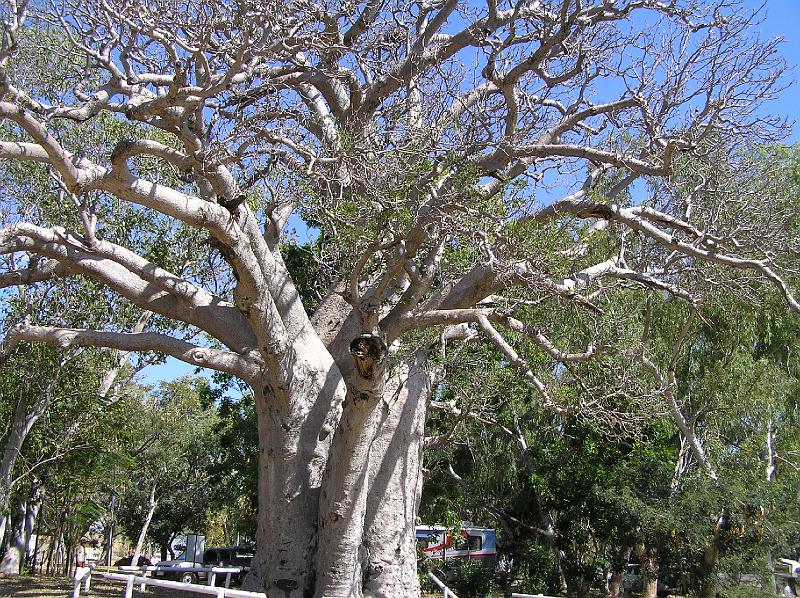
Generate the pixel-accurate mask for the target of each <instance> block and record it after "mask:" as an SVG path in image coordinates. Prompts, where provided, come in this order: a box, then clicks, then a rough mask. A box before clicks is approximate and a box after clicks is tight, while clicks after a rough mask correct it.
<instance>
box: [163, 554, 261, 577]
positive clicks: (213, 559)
mask: <svg viewBox="0 0 800 598" xmlns="http://www.w3.org/2000/svg"><path fill="white" fill-rule="evenodd" d="M253 555H254V551H253V549H252V548H251V547H249V546H222V547H219V548H207V549H206V550H205V551H204V552H203V560H202V562H200V563H197V562H192V561H187V560H186V553H185V552H182V553H181V554H179V555H178V558H177V559H174V560H170V561H161V562H160V563H156V565H158V566H160V567H175V568H180V569H194V568H199V567H204V568H210V567H242V572H241V573H238V574H236V575H233V576H231V584H232V585H239V584H241V582H242V580H243V579H244V575H245V574H246V573H247V572H248V571H249V570H250V564H251V562H252V560H253ZM154 575H155V576H156V577H160V578H163V579H177V580H178V581H182V582H183V583H205V582H206V581H207V580H208V575H209V574H208V573H207V572H205V571H185V572H181V571H156V572H155V573H154ZM224 583H225V576H224V575H217V579H216V584H217V585H223V584H224Z"/></svg>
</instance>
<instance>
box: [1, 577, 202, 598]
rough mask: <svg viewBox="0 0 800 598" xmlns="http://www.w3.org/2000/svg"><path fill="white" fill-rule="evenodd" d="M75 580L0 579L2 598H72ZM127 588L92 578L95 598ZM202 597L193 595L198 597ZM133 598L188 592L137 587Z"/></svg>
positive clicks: (170, 597) (116, 597)
mask: <svg viewBox="0 0 800 598" xmlns="http://www.w3.org/2000/svg"><path fill="white" fill-rule="evenodd" d="M72 589H73V581H72V579H69V578H66V577H61V576H57V577H56V576H45V575H21V576H19V577H0V598H72ZM124 592H125V586H124V585H122V584H119V583H110V582H108V581H105V580H104V579H102V578H100V577H98V576H93V577H92V586H91V594H90V595H91V597H92V598H122V596H123V595H124ZM198 595H199V594H194V596H198ZM133 596H134V598H186V597H187V596H192V594H187V593H186V592H171V591H169V590H165V589H163V588H153V587H150V588H148V589H147V591H146V592H141V591H139V586H134V592H133Z"/></svg>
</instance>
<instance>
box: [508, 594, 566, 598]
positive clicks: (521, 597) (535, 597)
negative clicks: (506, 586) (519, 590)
mask: <svg viewBox="0 0 800 598" xmlns="http://www.w3.org/2000/svg"><path fill="white" fill-rule="evenodd" d="M511 598H558V596H545V595H544V594H511Z"/></svg>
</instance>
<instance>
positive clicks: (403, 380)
mask: <svg viewBox="0 0 800 598" xmlns="http://www.w3.org/2000/svg"><path fill="white" fill-rule="evenodd" d="M3 18H4V23H5V24H4V27H5V29H4V36H3V41H2V44H3V45H2V49H1V50H0V52H1V53H0V66H1V67H2V69H0V76H1V77H2V78H0V85H2V97H3V100H2V102H0V117H2V119H3V120H4V126H3V136H4V141H2V142H1V143H0V156H2V157H3V158H6V159H8V160H13V161H30V162H36V163H39V164H41V165H42V166H43V167H44V168H46V169H48V170H49V172H51V173H52V175H53V180H54V185H55V184H57V185H58V186H60V187H61V189H62V191H63V194H62V197H63V200H64V202H71V203H72V204H74V206H75V214H76V216H75V218H74V220H73V223H72V224H70V223H66V224H68V225H69V226H63V225H58V226H43V225H42V223H39V222H35V221H30V220H29V219H27V218H26V216H25V214H20V213H14V212H12V213H10V214H9V215H8V217H7V221H6V225H5V228H3V229H2V233H0V239H1V240H0V246H1V247H2V251H3V253H4V254H7V255H11V256H14V258H15V259H14V260H9V261H8V263H11V264H16V265H17V266H15V268H16V270H15V271H14V272H13V273H11V272H10V273H9V276H7V277H6V278H4V280H8V281H14V284H36V283H37V281H40V280H44V279H50V278H53V277H54V276H60V277H71V276H87V277H90V278H92V279H94V280H96V281H99V282H100V283H102V284H104V285H106V286H107V287H108V292H113V293H116V294H118V295H121V296H122V297H124V298H126V299H128V300H129V301H130V302H132V303H133V304H135V305H137V306H139V307H140V308H143V309H147V310H150V311H152V312H154V313H155V314H159V315H160V316H164V317H166V318H171V319H172V320H173V321H174V322H175V326H174V329H171V328H170V327H168V326H164V325H161V326H159V328H158V329H157V330H154V329H151V330H148V331H144V332H142V333H139V334H126V333H122V332H119V331H116V330H113V329H103V330H97V329H92V330H76V329H64V328H60V327H58V326H52V325H48V323H47V322H33V321H23V322H17V323H13V325H12V323H9V325H8V326H7V333H6V336H5V344H4V351H5V352H6V353H7V352H9V351H11V350H12V349H13V347H14V345H16V344H18V343H19V342H22V341H26V342H50V343H57V344H58V345H61V346H74V345H91V346H103V347H111V348H115V349H119V350H125V351H130V350H133V351H156V352H161V353H164V354H167V355H171V356H173V357H176V358H178V359H181V360H183V361H185V362H188V363H190V364H195V365H198V366H204V367H209V368H213V369H216V370H220V371H223V372H227V373H230V374H233V375H235V376H237V377H239V378H241V379H242V380H244V381H246V382H247V383H248V384H249V385H250V386H251V387H252V389H253V393H254V394H255V399H256V403H257V411H258V426H259V442H260V450H259V458H260V478H259V515H258V518H259V520H258V549H257V554H256V558H255V560H254V563H253V565H254V566H253V572H252V573H251V575H250V577H249V582H248V583H249V584H250V585H252V586H259V587H261V588H263V589H264V590H266V591H267V593H268V594H269V595H270V596H282V597H283V596H305V595H316V596H351V595H352V596H358V595H362V594H372V595H376V596H399V595H404V596H405V595H409V596H413V595H416V594H418V592H419V589H418V586H417V581H416V576H415V571H414V563H415V553H414V537H413V525H414V514H415V509H416V504H417V499H418V496H419V491H420V479H421V476H420V471H421V446H422V436H423V434H422V432H423V426H424V419H425V417H424V415H425V407H426V403H427V400H428V398H429V392H430V380H429V377H428V375H427V373H426V359H425V358H426V348H427V347H431V346H435V345H436V344H437V343H436V342H431V341H432V340H434V341H435V339H437V338H438V335H439V334H441V335H442V338H443V339H444V340H447V339H452V338H457V337H459V336H474V335H475V334H481V335H483V336H484V337H485V338H487V339H488V340H490V341H491V342H493V343H495V345H496V346H497V347H498V348H499V350H500V351H501V352H502V354H504V355H505V358H504V359H505V360H506V361H507V363H508V364H510V365H512V366H514V367H516V368H518V369H519V370H520V372H521V374H522V375H523V376H524V377H525V378H526V379H527V380H528V381H529V383H530V384H531V386H532V387H533V389H535V392H536V393H538V394H537V396H538V397H539V398H540V399H541V401H542V402H543V404H545V405H546V406H548V407H549V408H551V409H553V410H555V411H556V412H558V411H559V410H567V411H571V412H572V411H587V412H590V411H595V412H597V413H600V414H602V413H604V412H605V410H606V406H605V405H604V404H603V399H602V398H601V397H599V396H597V395H594V394H593V393H592V388H591V384H590V383H586V382H583V381H581V380H580V379H579V378H578V377H577V376H572V375H568V374H567V372H572V371H576V368H577V367H578V365H580V364H585V363H591V362H592V361H593V360H595V359H600V358H601V357H602V356H603V355H605V354H606V353H608V354H611V353H612V352H611V351H606V350H605V349H606V344H607V343H605V344H604V345H603V346H602V347H601V348H600V350H598V349H597V348H596V347H598V346H600V345H599V344H598V343H593V342H592V340H593V334H594V331H595V330H600V327H599V325H598V324H596V323H597V322H599V321H601V320H603V319H604V318H605V319H606V320H608V319H611V320H614V319H615V318H623V315H621V314H618V313H608V314H604V312H603V296H604V294H606V293H618V292H621V291H625V290H628V289H630V290H632V291H636V290H637V289H656V290H658V291H659V292H663V293H671V294H674V295H675V296H676V297H678V298H681V299H683V300H687V301H694V300H696V299H697V297H696V296H695V294H694V293H693V290H692V282H693V280H696V279H697V278H698V277H702V276H703V274H704V272H705V268H706V266H707V265H708V264H712V265H715V266H719V267H720V271H723V270H724V271H727V270H730V269H740V270H745V271H749V272H752V273H754V274H756V275H757V276H758V277H760V278H762V279H766V280H770V281H772V282H773V283H774V284H775V285H777V286H778V287H779V288H780V289H781V291H782V292H783V293H784V295H785V296H786V298H787V300H788V301H789V302H790V304H791V305H792V306H793V307H797V303H796V302H795V301H794V299H793V298H792V296H791V291H790V288H789V286H788V283H787V282H785V280H784V279H783V278H781V269H780V263H778V260H779V257H780V252H778V251H776V250H775V248H776V247H777V246H780V244H781V242H782V239H783V237H782V236H781V234H780V231H773V232H772V233H771V234H764V233H765V232H766V230H773V229H774V228H775V227H776V225H779V224H780V222H779V216H780V214H781V213H782V212H781V211H780V210H778V209H771V210H767V212H768V213H767V214H766V215H765V211H764V210H762V209H761V208H762V207H763V206H760V205H759V204H758V202H757V201H756V200H757V197H756V198H755V199H754V198H753V197H750V196H748V197H747V198H742V197H739V196H738V195H736V194H733V195H731V196H730V197H728V198H727V199H726V200H725V201H723V202H719V203H716V204H713V205H706V204H707V203H709V204H710V203H711V200H710V199H709V200H707V198H708V197H711V196H713V197H718V195H715V194H712V193H711V192H712V191H714V189H712V188H711V187H713V186H714V185H719V181H718V180H717V178H718V177H714V178H712V179H709V177H702V176H698V177H696V181H695V184H694V185H693V186H692V187H691V189H693V193H692V194H691V195H690V196H689V197H686V196H684V195H682V194H679V193H677V192H676V188H675V187H674V186H673V185H672V184H671V182H670V172H671V170H672V165H673V163H674V162H675V161H676V160H678V159H684V158H683V157H685V156H691V155H695V154H698V155H699V154H701V153H702V152H703V151H708V149H709V148H715V149H716V150H717V151H719V152H720V153H722V154H723V155H724V156H725V159H726V160H727V159H728V154H733V153H735V151H736V150H737V149H738V150H739V151H741V149H740V148H741V146H742V145H743V144H745V143H746V142H747V141H749V140H750V139H751V138H752V136H756V137H757V138H758V139H759V140H760V141H762V142H763V141H764V140H769V139H770V135H773V134H775V133H776V132H778V129H779V128H780V127H778V126H777V125H779V123H775V122H771V121H766V120H764V119H763V118H761V117H760V116H759V113H758V112H757V108H758V107H759V105H760V104H761V103H762V101H763V100H765V99H768V98H770V97H771V96H772V95H773V94H774V93H775V91H776V88H777V86H779V85H780V73H781V70H782V68H783V64H782V62H781V60H780V59H779V58H778V57H777V56H776V43H775V42H760V41H758V40H757V39H755V38H754V37H753V36H752V34H751V33H750V29H749V26H750V24H751V21H752V19H753V17H752V15H749V14H746V13H745V12H743V11H742V10H741V9H740V7H738V6H737V3H736V2H732V1H729V0H716V1H715V2H712V3H702V2H695V1H693V0H686V1H683V0H558V1H557V0H536V1H520V2H513V3H506V2H496V1H493V0H490V1H488V2H486V3H485V4H481V3H475V2H470V3H466V2H458V1H457V0H443V1H436V2H404V1H397V2H396V1H393V0H392V1H388V2H383V1H372V0H367V1H365V2H360V3H359V2H336V1H334V2H330V3H323V4H318V3H315V2H305V1H292V0H289V1H286V2H277V3H265V2H243V1H242V2H218V1H215V0H208V1H204V2H178V1H166V0H163V1H162V0H151V1H140V2H133V3H128V2H121V1H117V0H81V1H80V2H78V1H72V0H63V1H56V2H53V3H52V4H51V5H50V6H49V8H40V5H38V4H37V5H35V6H34V5H31V6H30V7H29V10H27V11H26V6H25V5H24V4H23V3H22V2H11V3H9V2H6V3H5V4H4V7H3ZM32 28H38V29H40V30H41V29H46V30H47V32H48V33H49V34H50V35H52V36H53V39H58V36H59V35H60V36H64V37H66V38H67V39H68V40H69V44H68V45H67V47H68V48H69V50H68V51H65V52H63V53H62V54H60V55H58V58H59V61H60V62H61V64H67V65H71V68H72V71H73V72H72V73H71V74H70V75H69V76H67V77H65V78H64V90H63V92H62V93H60V94H58V95H57V96H56V97H48V96H47V95H46V94H43V93H42V92H41V88H40V87H37V85H36V81H35V80H34V81H31V79H30V78H26V77H20V76H18V73H19V72H22V70H24V69H23V66H24V65H22V64H21V61H20V59H18V58H17V53H18V52H19V50H18V49H19V48H20V47H22V46H23V45H24V40H25V36H26V35H28V33H29V31H30V30H31V29H32ZM58 47H62V46H58ZM44 51H50V52H53V53H54V54H55V51H54V50H53V49H47V48H46V49H44ZM99 118H106V119H107V122H108V123H110V124H112V125H113V123H114V122H115V121H117V122H119V121H123V120H127V121H130V122H132V123H134V124H136V125H137V127H138V128H137V130H138V131H140V134H138V135H136V136H135V137H133V138H131V137H126V138H122V139H115V140H114V143H113V147H110V148H109V151H108V152H107V154H106V155H97V153H95V154H94V155H93V156H87V155H85V153H84V152H82V148H81V147H80V146H79V145H78V144H75V143H71V144H68V143H65V142H64V141H63V140H62V137H61V135H60V131H61V130H62V127H63V126H64V123H65V122H70V123H77V125H78V126H85V125H87V124H88V123H91V122H92V121H96V120H97V119H99ZM110 130H111V131H110V133H109V134H110V136H111V138H112V139H113V134H114V133H113V126H111V127H110ZM720 148H723V149H720ZM723 150H725V151H723ZM727 150H731V151H727ZM731 159H733V158H731ZM154 163H158V164H159V165H161V166H164V165H166V166H168V167H169V168H171V169H172V172H173V176H165V175H163V174H160V173H162V172H163V168H162V170H158V169H157V168H154V166H153V164H154ZM637 179H642V180H644V181H646V183H647V184H646V185H644V184H641V185H639V186H638V187H637V189H638V190H641V191H644V190H649V191H651V192H652V196H653V197H652V200H651V201H648V202H642V201H637V202H633V201H631V200H630V193H629V192H628V189H629V188H630V186H631V185H632V184H633V183H634V181H636V180H637ZM573 183H575V184H574V185H573ZM559 193H562V194H563V197H561V198H558V197H559ZM537 198H538V201H537ZM726 202H729V203H726ZM748 202H750V203H748ZM128 204H134V205H135V206H137V207H138V208H139V209H140V210H142V211H143V212H149V211H153V212H155V213H158V214H159V215H160V217H161V218H163V219H167V220H172V221H174V226H175V227H179V226H188V227H194V228H196V229H202V230H204V231H206V232H207V233H208V240H209V242H208V245H209V251H210V252H211V253H210V255H215V256H221V257H222V258H224V264H223V265H224V266H225V269H224V271H221V272H220V273H219V275H218V281H221V283H220V285H219V286H218V287H217V286H214V285H213V284H211V285H210V284H204V283H202V282H201V280H200V279H199V278H198V277H195V276H193V275H192V274H191V272H189V273H188V274H185V275H180V276H179V275H177V274H175V273H174V272H172V271H169V270H168V269H167V268H165V267H164V265H163V263H162V259H161V253H159V252H148V253H146V254H143V253H141V252H137V245H136V243H131V244H129V245H123V244H121V243H115V242H112V241H109V240H108V239H106V238H104V234H103V232H104V224H103V223H104V221H106V220H108V219H111V218H114V213H115V210H117V209H119V206H121V205H128ZM737 210H738V212H737ZM297 213H300V214H302V215H303V216H304V217H305V219H306V222H307V223H309V224H310V225H311V226H313V229H314V230H312V231H311V233H310V234H311V235H312V236H313V235H314V234H318V237H317V238H316V240H315V241H314V243H313V253H314V255H315V256H316V257H317V258H318V264H317V265H316V266H314V267H315V268H316V270H314V273H315V276H316V280H314V278H315V276H309V271H308V270H309V268H312V266H311V265H309V264H310V263H311V262H307V264H306V266H305V268H301V269H299V270H294V271H293V272H294V275H292V274H290V269H288V268H287V255H289V253H288V248H287V246H286V242H287V240H290V239H288V238H287V232H286V231H287V230H291V227H288V226H287V222H288V220H289V218H290V217H291V215H292V214H297ZM737 213H738V214H739V216H740V217H744V216H748V217H750V218H751V220H752V224H750V225H749V226H748V227H746V228H745V227H738V226H737V222H738V221H737V219H736V218H734V217H732V216H735V215H736V214H737ZM584 223H585V225H584ZM138 232H139V233H140V234H147V231H138ZM736 235H738V237H737V236H736ZM173 249H174V248H170V247H165V248H164V250H165V252H169V251H171V250H173ZM212 250H213V251H212ZM292 255H293V256H294V257H295V258H296V257H297V252H296V251H294V252H293V253H292ZM23 256H27V262H25V258H24V257H23ZM55 264H58V267H54V266H55ZM226 273H227V278H226ZM301 279H302V280H303V281H304V283H306V285H308V283H311V286H312V287H314V288H311V289H309V288H305V289H300V290H305V291H309V292H307V293H304V294H303V295H302V296H301V293H300V292H299V290H298V289H299V286H298V281H299V280H301ZM226 280H229V281H231V282H232V283H233V290H232V292H230V293H227V292H226V291H225V288H226V287H225V284H224V282H225V281H226ZM314 285H316V286H314ZM313 291H317V292H318V295H319V296H317V297H316V299H315V294H314V292H313ZM539 305H547V306H548V309H549V307H550V306H552V305H557V306H559V309H561V310H562V313H563V312H564V311H566V312H568V313H570V314H572V315H573V316H574V318H575V322H577V323H578V324H579V326H576V328H577V329H578V332H580V334H577V335H575V339H580V340H581V341H582V343H583V345H582V346H581V348H580V349H578V350H576V352H570V350H568V349H565V348H561V347H559V344H560V343H558V340H557V336H555V334H556V332H555V331H548V330H546V328H547V324H548V323H547V322H543V321H539V320H538V319H537V318H538V317H539V314H542V313H546V312H539V311H537V306H539ZM550 312H551V313H552V310H550ZM425 331H437V332H436V334H435V335H430V334H428V335H426V334H425V333H424V332H425ZM443 331H444V332H443ZM198 339H205V340H198ZM575 342H576V343H577V342H578V341H577V340H575ZM576 346H577V345H576ZM414 349H419V350H414ZM534 351H538V352H539V353H538V354H534V353H533V352H534ZM395 355H397V356H398V358H397V359H395ZM401 355H405V359H402V360H401V359H399V356H401ZM395 362H398V364H397V365H392V366H391V367H390V366H389V364H390V363H391V364H394V363H395ZM403 363H404V364H405V365H402V364H403ZM582 367H586V368H589V367H591V366H582ZM601 369H602V368H601ZM609 371H613V370H609ZM595 373H597V372H595ZM590 382H591V381H590ZM558 385H562V386H563V385H566V386H567V387H569V388H571V389H572V390H571V392H569V393H559V392H556V391H555V390H554V389H555V387H556V386H558ZM563 397H566V398H567V399H568V400H567V401H566V402H564V401H562V398H563ZM609 400H614V397H611V398H610V399H609ZM612 411H613V409H612Z"/></svg>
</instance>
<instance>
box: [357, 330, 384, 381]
mask: <svg viewBox="0 0 800 598" xmlns="http://www.w3.org/2000/svg"><path fill="white" fill-rule="evenodd" d="M388 352H389V348H388V347H387V346H386V340H385V339H384V338H383V335H378V334H362V335H361V336H358V337H356V338H355V339H353V341H352V342H351V343H350V353H351V354H352V355H353V359H354V360H355V362H356V368H358V373H359V374H361V377H362V378H365V379H367V380H372V379H373V377H374V376H375V368H376V366H378V365H380V364H381V363H382V362H383V360H384V358H385V357H386V354H387V353H388Z"/></svg>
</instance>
